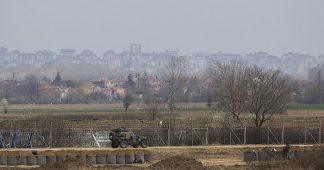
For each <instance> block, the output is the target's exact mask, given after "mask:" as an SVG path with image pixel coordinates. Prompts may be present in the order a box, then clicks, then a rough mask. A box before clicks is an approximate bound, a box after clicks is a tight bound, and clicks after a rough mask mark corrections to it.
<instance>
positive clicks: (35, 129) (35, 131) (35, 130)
mask: <svg viewBox="0 0 324 170" xmlns="http://www.w3.org/2000/svg"><path fill="white" fill-rule="evenodd" d="M34 138H35V140H34V141H35V142H34V146H37V122H36V120H35V123H34Z"/></svg>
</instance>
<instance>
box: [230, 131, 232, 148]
mask: <svg viewBox="0 0 324 170" xmlns="http://www.w3.org/2000/svg"><path fill="white" fill-rule="evenodd" d="M230 145H232V128H230Z"/></svg>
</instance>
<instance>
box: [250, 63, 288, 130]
mask: <svg viewBox="0 0 324 170" xmlns="http://www.w3.org/2000/svg"><path fill="white" fill-rule="evenodd" d="M248 73H249V74H248V75H249V77H248V87H247V90H248V92H247V100H246V110H247V111H248V112H249V113H251V114H253V116H254V124H255V126H256V127H261V126H262V125H263V123H264V122H266V121H268V120H270V119H271V118H272V117H273V116H274V115H275V114H282V113H285V112H286V111H287V109H288V107H289V103H290V101H291V99H292V96H291V86H290V79H289V78H288V77H287V76H284V75H282V74H281V73H280V72H279V71H277V70H265V69H262V68H258V67H252V68H248Z"/></svg>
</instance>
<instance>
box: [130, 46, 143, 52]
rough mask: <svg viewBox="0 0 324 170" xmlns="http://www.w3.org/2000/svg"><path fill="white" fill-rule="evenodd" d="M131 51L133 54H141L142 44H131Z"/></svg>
mask: <svg viewBox="0 0 324 170" xmlns="http://www.w3.org/2000/svg"><path fill="white" fill-rule="evenodd" d="M129 52H130V53H132V54H139V53H141V52H142V45H141V44H130V45H129Z"/></svg>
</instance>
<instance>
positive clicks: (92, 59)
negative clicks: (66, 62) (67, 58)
mask: <svg viewBox="0 0 324 170" xmlns="http://www.w3.org/2000/svg"><path fill="white" fill-rule="evenodd" d="M76 59H77V61H78V64H102V60H101V58H99V57H98V56H97V55H96V54H94V53H93V52H92V51H90V50H84V51H82V52H81V53H80V54H79V55H77V56H76Z"/></svg>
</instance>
